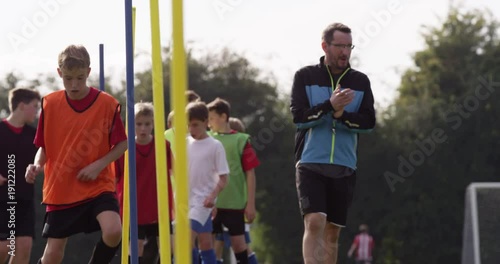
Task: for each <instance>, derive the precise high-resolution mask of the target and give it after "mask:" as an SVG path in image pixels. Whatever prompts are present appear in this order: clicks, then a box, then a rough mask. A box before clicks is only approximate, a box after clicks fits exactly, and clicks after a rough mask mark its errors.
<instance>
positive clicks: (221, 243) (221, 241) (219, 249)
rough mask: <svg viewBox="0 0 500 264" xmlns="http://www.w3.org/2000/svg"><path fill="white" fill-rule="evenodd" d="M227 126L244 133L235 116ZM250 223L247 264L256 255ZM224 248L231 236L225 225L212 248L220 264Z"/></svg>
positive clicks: (246, 227) (246, 231) (253, 259)
mask: <svg viewBox="0 0 500 264" xmlns="http://www.w3.org/2000/svg"><path fill="white" fill-rule="evenodd" d="M229 128H231V129H232V130H235V131H237V132H239V133H245V131H246V129H245V125H244V124H243V122H242V121H241V120H240V119H239V118H236V117H230V118H229ZM251 241H252V240H251V239H250V224H248V223H245V242H246V243H247V252H248V263H249V264H257V263H258V262H257V256H256V255H255V252H253V251H252V249H251V248H250V243H251ZM224 248H227V249H229V248H231V236H230V235H229V230H228V229H227V227H225V226H224V227H223V234H216V236H215V244H214V249H215V255H216V256H217V263H220V264H222V263H223V259H222V256H223V253H224Z"/></svg>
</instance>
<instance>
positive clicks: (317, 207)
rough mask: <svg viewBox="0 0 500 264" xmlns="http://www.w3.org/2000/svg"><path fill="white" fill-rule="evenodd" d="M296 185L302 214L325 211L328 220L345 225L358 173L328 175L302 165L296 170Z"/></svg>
mask: <svg viewBox="0 0 500 264" xmlns="http://www.w3.org/2000/svg"><path fill="white" fill-rule="evenodd" d="M295 178H296V185H297V193H298V198H299V206H300V212H301V213H302V216H305V215H306V214H309V213H324V214H325V215H326V220H327V221H328V222H330V223H333V224H335V225H337V226H341V227H344V226H345V225H346V221H347V211H348V209H349V207H350V206H351V203H352V199H353V196H354V187H355V185H356V173H353V174H352V175H350V176H346V177H342V178H331V177H326V176H323V175H320V174H317V173H315V172H312V171H310V170H308V169H306V168H304V167H302V166H298V168H297V170H296V175H295Z"/></svg>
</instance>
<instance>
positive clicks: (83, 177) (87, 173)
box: [76, 160, 106, 181]
mask: <svg viewBox="0 0 500 264" xmlns="http://www.w3.org/2000/svg"><path fill="white" fill-rule="evenodd" d="M103 163H104V162H102V161H100V160H96V161H94V162H92V163H90V164H89V165H87V166H86V167H85V168H83V169H81V170H80V171H79V172H78V175H76V178H78V179H79V180H80V181H93V180H95V179H97V176H99V173H101V171H102V170H103V169H104V168H105V167H106V164H103Z"/></svg>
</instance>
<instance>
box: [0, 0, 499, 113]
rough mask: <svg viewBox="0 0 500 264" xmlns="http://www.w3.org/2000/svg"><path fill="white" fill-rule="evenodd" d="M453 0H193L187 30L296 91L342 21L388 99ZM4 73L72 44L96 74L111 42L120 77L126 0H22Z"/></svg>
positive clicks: (141, 34)
mask: <svg viewBox="0 0 500 264" xmlns="http://www.w3.org/2000/svg"><path fill="white" fill-rule="evenodd" d="M461 3H462V5H463V6H464V7H465V8H467V9H471V8H480V9H482V10H484V9H485V8H489V9H490V10H491V11H492V12H493V14H494V15H495V16H496V17H497V18H498V17H499V16H500V2H498V1H493V0H476V1H472V0H463V1H461ZM133 4H134V6H135V7H136V8H137V24H136V26H137V28H136V53H138V54H143V55H142V56H140V57H139V58H140V59H138V60H137V61H136V62H135V68H136V71H137V70H141V69H144V68H145V67H149V66H150V65H151V57H150V55H149V54H150V50H151V37H150V32H151V29H150V16H149V12H150V11H149V1H144V0H143V1H134V2H133ZM449 5H450V2H449V1H447V0H418V1H417V0H371V1H368V0H365V1H361V0H351V1H344V2H341V1H331V0H310V1H303V0H290V1H276V0H275V1H264V0H190V1H185V6H184V7H185V14H184V15H185V17H184V19H185V25H184V26H185V40H186V41H187V42H190V44H188V46H189V47H191V48H194V49H195V50H196V51H198V53H197V54H204V53H205V52H207V51H214V50H215V51H216V50H220V49H221V48H223V47H228V48H229V49H231V50H234V51H236V52H238V53H240V54H241V55H243V56H245V57H247V58H249V59H250V61H251V62H252V63H253V64H254V65H255V66H257V67H259V68H261V69H262V70H264V71H265V72H268V73H272V74H273V75H274V76H276V78H277V80H278V85H279V88H280V90H281V91H289V90H290V87H291V83H292V78H293V74H294V72H295V71H296V70H297V69H298V68H300V67H302V66H304V65H307V64H314V63H317V62H318V59H319V57H320V56H321V55H322V50H321V46H320V44H321V32H322V30H323V29H324V28H325V27H326V26H327V25H328V24H330V23H332V22H342V23H345V24H347V25H348V26H350V27H351V28H352V29H353V38H354V44H355V45H356V48H355V49H354V50H353V53H352V54H353V56H354V57H355V60H354V61H352V62H353V65H354V66H356V67H357V68H358V70H361V71H363V72H365V73H367V74H368V76H369V78H370V79H371V81H372V89H373V92H374V95H375V99H376V101H377V102H378V103H381V104H382V105H384V104H386V103H387V102H388V101H390V100H391V99H392V98H393V97H394V96H395V95H396V93H395V91H396V88H397V86H398V84H399V77H400V75H399V72H398V69H399V70H401V69H406V68H407V67H409V66H411V65H412V60H411V55H412V54H413V53H414V52H415V51H418V50H421V49H422V48H423V47H424V46H423V40H422V37H421V34H420V33H421V32H422V25H431V26H432V25H434V26H435V25H440V23H441V22H442V20H443V19H444V18H445V16H446V14H447V12H448V9H449ZM170 7H171V3H170V1H160V17H161V25H160V30H161V41H162V46H166V45H168V44H169V43H170V41H171V31H172V30H171V28H172V24H171V10H170ZM0 19H1V21H2V26H1V27H0V36H1V38H0V62H1V66H0V67H1V68H0V77H2V78H3V76H5V74H6V73H8V72H11V71H14V72H16V73H18V74H22V75H23V76H24V77H25V78H26V79H29V78H34V77H36V76H37V74H39V73H44V74H45V73H49V72H50V73H55V72H56V67H57V55H58V53H59V52H60V51H61V50H62V49H63V48H64V47H65V46H67V45H68V44H83V45H85V46H86V47H87V48H88V50H89V52H90V53H91V61H92V65H91V67H92V68H93V72H92V74H93V76H94V77H98V73H99V44H101V43H102V44H104V49H105V72H106V75H109V76H111V77H112V82H113V84H114V85H116V86H118V85H119V83H120V81H121V80H124V79H125V69H126V65H125V47H126V46H125V18H124V1H116V0H114V1H110V0H107V1H102V0H87V1H77V0H40V1H36V0H22V1H9V4H8V8H2V9H1V10H0Z"/></svg>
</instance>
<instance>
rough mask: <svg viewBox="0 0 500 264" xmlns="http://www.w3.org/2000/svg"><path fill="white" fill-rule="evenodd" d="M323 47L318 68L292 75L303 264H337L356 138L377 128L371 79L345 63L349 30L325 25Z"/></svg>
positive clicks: (352, 180)
mask: <svg viewBox="0 0 500 264" xmlns="http://www.w3.org/2000/svg"><path fill="white" fill-rule="evenodd" d="M321 47H322V48H323V51H324V52H325V55H324V56H322V57H321V58H320V61H319V64H316V65H310V66H306V67H303V68H301V69H300V70H298V71H297V72H296V74H295V77H294V81H293V87H292V94H291V106H290V110H291V112H292V115H293V121H294V123H295V124H296V126H297V131H296V136H295V164H296V184H297V193H298V197H299V205H300V210H301V213H302V216H303V219H304V227H305V230H304V237H303V246H302V251H303V257H304V263H305V264H316V263H337V251H338V237H339V234H340V229H341V228H342V227H344V226H345V225H346V219H347V211H348V208H349V207H350V204H351V202H352V199H353V191H354V186H355V184H356V163H357V146H358V134H359V133H366V132H369V131H371V129H373V128H374V126H375V110H374V107H373V104H374V100H373V94H372V91H371V88H370V80H369V79H368V77H367V76H366V75H365V74H363V73H361V72H359V71H357V70H354V69H352V68H351V66H350V64H349V58H350V56H351V51H352V49H353V48H354V45H353V44H352V36H351V29H350V28H349V27H347V26H346V25H344V24H341V23H334V24H331V25H329V26H328V27H327V28H326V29H325V30H324V31H323V36H322V42H321Z"/></svg>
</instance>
